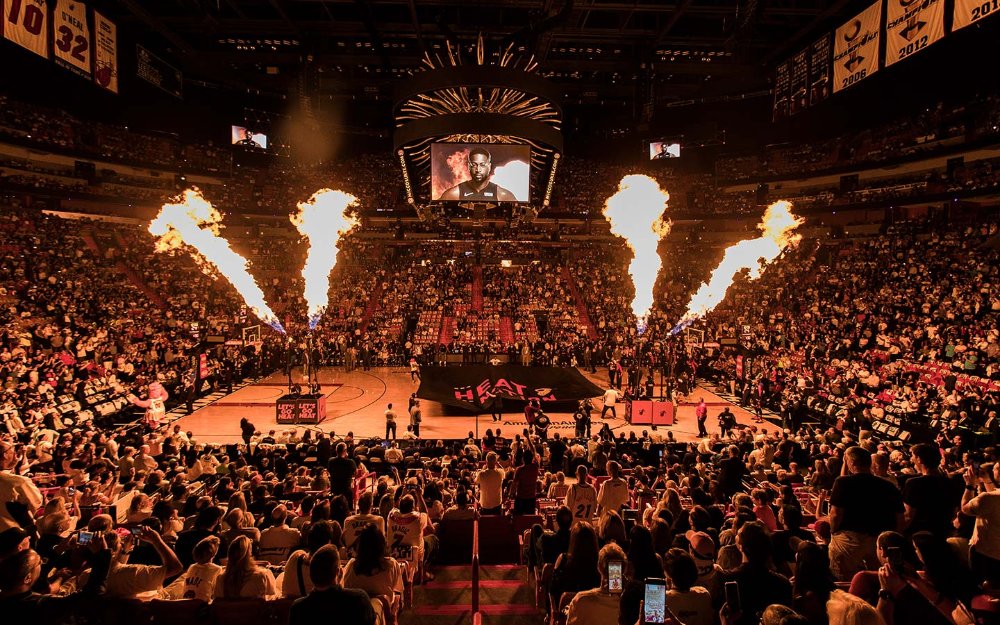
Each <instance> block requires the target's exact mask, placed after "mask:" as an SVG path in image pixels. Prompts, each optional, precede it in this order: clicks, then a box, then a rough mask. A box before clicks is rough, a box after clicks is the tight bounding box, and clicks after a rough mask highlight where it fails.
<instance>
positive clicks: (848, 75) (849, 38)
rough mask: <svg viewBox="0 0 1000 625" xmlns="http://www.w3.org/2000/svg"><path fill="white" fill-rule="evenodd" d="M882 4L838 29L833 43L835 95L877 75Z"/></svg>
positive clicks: (872, 6) (869, 9)
mask: <svg viewBox="0 0 1000 625" xmlns="http://www.w3.org/2000/svg"><path fill="white" fill-rule="evenodd" d="M881 22H882V0H879V1H878V2H876V3H875V4H873V5H871V6H870V7H868V8H867V9H865V10H864V11H862V12H861V13H859V14H858V15H857V17H855V18H854V19H852V20H850V21H848V22H847V23H846V24H844V25H843V26H841V27H840V28H838V29H837V32H836V35H835V36H834V40H833V91H834V93H836V92H837V91H840V90H841V89H846V88H847V87H850V86H851V85H853V84H855V83H857V82H860V81H862V80H864V79H865V78H868V77H869V76H871V75H872V74H874V73H875V72H877V71H878V46H879V33H880V30H881V26H882V24H881Z"/></svg>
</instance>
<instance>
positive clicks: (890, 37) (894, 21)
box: [885, 0, 944, 67]
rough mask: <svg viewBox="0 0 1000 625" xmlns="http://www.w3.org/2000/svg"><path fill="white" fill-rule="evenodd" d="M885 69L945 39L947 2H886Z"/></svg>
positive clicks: (892, 0)
mask: <svg viewBox="0 0 1000 625" xmlns="http://www.w3.org/2000/svg"><path fill="white" fill-rule="evenodd" d="M886 2H888V3H889V4H888V6H887V8H886V10H887V13H888V15H887V17H886V23H885V66H886V67H889V66H890V65H892V64H893V63H898V62H899V61H902V60H903V59H905V58H907V57H908V56H910V55H912V54H913V53H915V52H919V51H921V50H923V49H924V48H926V47H927V46H929V45H931V44H932V43H934V42H935V41H937V40H938V39H940V38H942V37H944V0H886Z"/></svg>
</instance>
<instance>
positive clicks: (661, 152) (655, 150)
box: [649, 141, 681, 161]
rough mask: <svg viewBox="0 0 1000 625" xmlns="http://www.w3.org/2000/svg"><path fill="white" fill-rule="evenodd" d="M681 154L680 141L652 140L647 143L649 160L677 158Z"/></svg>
mask: <svg viewBox="0 0 1000 625" xmlns="http://www.w3.org/2000/svg"><path fill="white" fill-rule="evenodd" d="M680 155H681V144H680V143H667V142H666V141H654V142H653V143H650V144H649V160H651V161H655V160H659V159H661V158H679V157H680Z"/></svg>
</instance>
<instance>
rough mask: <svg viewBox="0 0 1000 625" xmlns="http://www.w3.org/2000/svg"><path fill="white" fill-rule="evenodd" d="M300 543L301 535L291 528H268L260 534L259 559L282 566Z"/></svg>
mask: <svg viewBox="0 0 1000 625" xmlns="http://www.w3.org/2000/svg"><path fill="white" fill-rule="evenodd" d="M301 542H302V534H301V533H299V530H297V529H293V528H291V527H287V526H282V527H269V528H267V529H266V530H264V531H263V532H261V534H260V559H261V560H264V561H266V562H269V563H271V564H282V563H283V562H284V561H285V560H287V559H288V556H290V555H292V551H293V550H295V549H297V548H298V546H299V544H300V543H301Z"/></svg>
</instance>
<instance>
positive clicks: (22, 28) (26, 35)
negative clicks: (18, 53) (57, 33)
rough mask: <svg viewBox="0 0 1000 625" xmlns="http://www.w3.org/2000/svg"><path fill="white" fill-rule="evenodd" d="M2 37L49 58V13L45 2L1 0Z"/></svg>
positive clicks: (36, 0) (39, 0) (38, 0)
mask: <svg viewBox="0 0 1000 625" xmlns="http://www.w3.org/2000/svg"><path fill="white" fill-rule="evenodd" d="M3 36H4V38H5V39H8V40H10V41H13V42H14V43H16V44H17V45H19V46H21V47H23V48H27V49H28V50H31V51H32V52H34V53H35V54H37V55H38V56H44V57H45V58H49V11H48V7H46V6H45V0H3Z"/></svg>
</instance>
